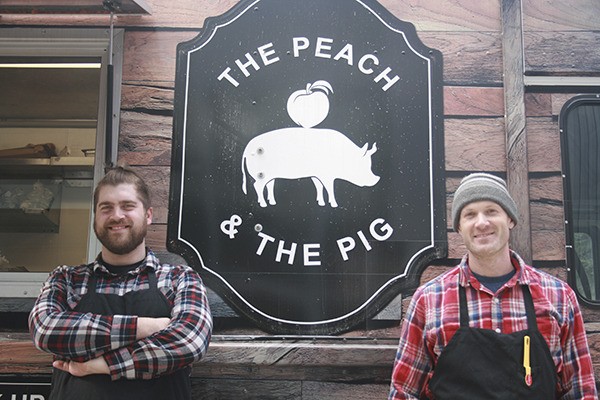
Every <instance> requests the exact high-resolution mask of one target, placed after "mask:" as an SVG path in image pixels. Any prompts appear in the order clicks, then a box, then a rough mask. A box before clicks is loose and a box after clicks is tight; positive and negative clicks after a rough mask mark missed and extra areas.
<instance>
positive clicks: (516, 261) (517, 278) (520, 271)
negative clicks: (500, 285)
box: [459, 250, 531, 287]
mask: <svg viewBox="0 0 600 400" xmlns="http://www.w3.org/2000/svg"><path fill="white" fill-rule="evenodd" d="M510 259H511V262H512V264H513V266H514V267H515V269H516V270H517V272H516V273H515V275H514V276H513V277H512V278H511V279H510V280H509V281H508V282H507V284H508V285H509V286H514V285H516V284H517V283H520V284H521V285H529V284H530V282H531V277H530V276H529V273H528V270H527V268H526V266H527V265H526V264H525V261H523V259H522V258H521V256H519V255H518V254H517V253H516V252H514V251H513V250H510ZM459 268H460V274H459V283H460V285H461V286H464V287H466V286H469V285H470V284H471V282H477V285H478V287H479V286H480V283H479V282H478V281H477V279H476V278H475V277H474V276H473V274H472V273H471V269H470V268H469V260H468V255H467V254H465V255H464V256H463V258H462V260H461V261H460V264H459Z"/></svg>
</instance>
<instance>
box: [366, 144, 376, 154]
mask: <svg viewBox="0 0 600 400" xmlns="http://www.w3.org/2000/svg"><path fill="white" fill-rule="evenodd" d="M367 144H368V143H367ZM365 146H366V145H365ZM376 151H377V143H373V147H371V150H367V151H366V152H365V156H369V157H370V156H371V155H373V153H375V152H376Z"/></svg>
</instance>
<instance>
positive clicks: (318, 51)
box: [315, 37, 333, 58]
mask: <svg viewBox="0 0 600 400" xmlns="http://www.w3.org/2000/svg"><path fill="white" fill-rule="evenodd" d="M325 43H328V44H330V43H333V39H327V38H322V37H320V38H317V46H316V47H315V57H321V58H331V54H325V53H323V50H331V46H329V45H326V44H325Z"/></svg>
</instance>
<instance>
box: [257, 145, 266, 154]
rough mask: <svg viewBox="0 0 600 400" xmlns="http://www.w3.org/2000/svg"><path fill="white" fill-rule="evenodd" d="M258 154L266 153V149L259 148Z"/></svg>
mask: <svg viewBox="0 0 600 400" xmlns="http://www.w3.org/2000/svg"><path fill="white" fill-rule="evenodd" d="M256 152H257V153H258V154H262V153H264V152H265V149H263V148H262V147H259V148H258V149H256Z"/></svg>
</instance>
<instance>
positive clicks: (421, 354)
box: [389, 252, 597, 400]
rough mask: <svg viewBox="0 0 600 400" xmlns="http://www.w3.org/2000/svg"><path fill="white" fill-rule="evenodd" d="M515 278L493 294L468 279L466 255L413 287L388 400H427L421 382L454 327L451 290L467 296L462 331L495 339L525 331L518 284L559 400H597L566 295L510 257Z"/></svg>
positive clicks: (572, 299) (577, 319)
mask: <svg viewBox="0 0 600 400" xmlns="http://www.w3.org/2000/svg"><path fill="white" fill-rule="evenodd" d="M511 256H512V261H513V265H514V266H515V268H516V270H517V272H516V274H515V275H514V276H513V277H512V278H511V279H510V280H509V281H508V282H507V283H506V284H504V286H502V288H500V289H499V290H498V291H497V292H496V293H495V294H494V293H491V292H490V291H489V290H488V289H487V288H485V287H484V286H483V285H481V283H480V282H479V281H478V280H477V279H476V278H475V277H474V276H473V274H472V273H471V272H470V270H469V267H468V265H467V257H466V256H465V257H464V258H463V260H462V262H461V263H460V265H458V266H457V267H456V268H453V269H452V270H450V271H448V272H447V273H445V274H442V275H440V276H439V277H437V278H436V279H433V280H432V281H430V282H428V283H426V284H425V285H423V286H422V287H420V288H419V289H418V290H417V291H416V292H415V294H414V296H413V298H412V300H411V303H410V305H409V307H408V310H407V312H406V316H405V318H404V320H403V323H402V330H401V333H400V343H399V347H398V352H397V355H396V360H395V363H394V370H393V373H392V384H391V390H390V394H389V399H419V398H420V396H421V395H422V394H425V395H427V396H431V393H429V390H428V383H429V380H430V379H431V377H432V375H433V368H434V367H435V365H436V363H437V360H438V358H439V356H440V354H441V353H442V351H443V350H444V348H445V347H446V345H447V344H448V342H450V340H451V339H452V336H453V335H454V333H455V332H456V331H457V330H458V328H459V327H460V315H459V314H460V313H459V295H458V285H459V284H460V285H461V286H464V287H465V288H466V292H467V302H468V307H469V325H470V327H472V328H480V329H491V330H495V331H497V332H499V333H506V334H509V333H513V332H517V331H522V330H525V329H527V315H526V312H525V302H524V300H523V292H522V290H521V287H520V286H521V285H528V286H529V289H530V291H531V295H532V297H533V302H534V306H535V313H536V317H537V323H538V328H539V330H540V332H541V334H542V335H543V337H544V338H545V339H546V342H547V343H548V346H549V348H550V354H551V355H552V358H553V360H554V364H555V366H556V371H557V377H558V386H557V388H556V392H557V395H558V397H557V398H560V399H579V400H580V399H584V400H597V394H596V386H595V381H594V371H593V367H592V361H591V358H590V353H589V349H588V344H587V338H586V335H585V327H584V324H583V318H582V316H581V312H580V309H579V305H578V302H577V298H576V296H575V293H574V292H573V290H572V289H571V288H570V287H569V286H568V285H567V284H566V283H564V282H563V281H561V280H559V279H557V278H555V277H553V276H551V275H549V274H546V273H544V272H542V271H539V270H537V269H535V268H533V267H530V266H527V265H525V263H524V262H523V260H522V259H521V258H520V257H519V256H518V255H517V254H516V253H514V252H511Z"/></svg>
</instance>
